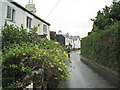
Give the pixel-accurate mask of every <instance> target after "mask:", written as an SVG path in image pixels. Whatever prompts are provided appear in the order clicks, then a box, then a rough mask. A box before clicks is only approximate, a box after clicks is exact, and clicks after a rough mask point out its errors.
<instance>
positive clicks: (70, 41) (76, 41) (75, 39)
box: [63, 34, 80, 49]
mask: <svg viewBox="0 0 120 90" xmlns="http://www.w3.org/2000/svg"><path fill="white" fill-rule="evenodd" d="M63 36H64V37H65V45H66V46H68V45H71V46H72V48H76V49H78V48H80V37H79V36H69V35H68V34H66V35H63Z"/></svg>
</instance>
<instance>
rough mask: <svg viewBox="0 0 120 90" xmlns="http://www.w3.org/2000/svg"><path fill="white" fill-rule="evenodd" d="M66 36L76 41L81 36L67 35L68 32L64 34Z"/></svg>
mask: <svg viewBox="0 0 120 90" xmlns="http://www.w3.org/2000/svg"><path fill="white" fill-rule="evenodd" d="M62 35H63V36H64V37H65V38H69V39H72V40H74V41H76V40H78V39H79V38H80V37H79V36H67V35H66V34H62Z"/></svg>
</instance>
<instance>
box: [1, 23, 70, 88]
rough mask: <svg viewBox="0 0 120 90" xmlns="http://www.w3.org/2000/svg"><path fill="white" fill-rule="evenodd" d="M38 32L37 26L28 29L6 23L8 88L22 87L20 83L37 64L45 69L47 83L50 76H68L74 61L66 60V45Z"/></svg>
mask: <svg viewBox="0 0 120 90" xmlns="http://www.w3.org/2000/svg"><path fill="white" fill-rule="evenodd" d="M36 31H37V28H33V29H31V30H30V32H27V30H26V29H23V28H22V27H21V28H19V27H16V26H14V25H8V24H7V23H5V27H4V29H3V30H2V39H3V41H2V45H3V47H2V48H3V49H2V52H3V53H2V56H3V58H2V62H3V87H4V88H10V87H14V88H18V87H22V86H23V85H21V86H20V85H19V83H20V82H21V83H23V79H24V77H25V76H26V75H28V74H29V73H31V72H32V71H33V70H34V68H36V67H37V68H38V69H39V68H43V69H44V70H45V75H46V76H45V82H47V81H48V79H49V78H50V77H54V79H57V80H66V79H67V77H68V74H69V71H68V70H67V67H66V65H67V64H68V63H70V61H69V60H68V59H66V56H67V55H66V52H65V49H66V48H65V47H64V46H61V45H60V44H56V43H55V42H53V41H51V40H47V39H46V38H43V39H41V38H40V37H39V36H38V35H37V33H36ZM11 82H12V83H11ZM18 82H19V83H18ZM45 82H44V83H45ZM44 83H43V84H44Z"/></svg>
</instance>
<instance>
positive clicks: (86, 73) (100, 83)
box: [64, 51, 115, 88]
mask: <svg viewBox="0 0 120 90" xmlns="http://www.w3.org/2000/svg"><path fill="white" fill-rule="evenodd" d="M70 60H71V61H72V62H73V63H72V72H71V73H70V76H69V79H68V80H67V81H66V82H65V86H64V88H115V86H113V85H112V84H111V83H109V82H108V81H106V80H104V79H103V77H102V76H100V75H99V74H98V73H97V72H95V71H93V70H92V69H91V68H89V67H88V66H87V65H86V64H84V63H83V62H82V61H81V60H80V51H75V52H72V54H71V58H70Z"/></svg>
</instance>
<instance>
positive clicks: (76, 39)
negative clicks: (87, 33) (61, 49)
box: [70, 36, 80, 48]
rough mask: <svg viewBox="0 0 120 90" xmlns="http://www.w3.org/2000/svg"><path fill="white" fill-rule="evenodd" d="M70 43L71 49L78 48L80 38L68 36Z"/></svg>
mask: <svg viewBox="0 0 120 90" xmlns="http://www.w3.org/2000/svg"><path fill="white" fill-rule="evenodd" d="M70 39H71V40H72V41H73V42H72V48H80V37H79V36H70Z"/></svg>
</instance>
